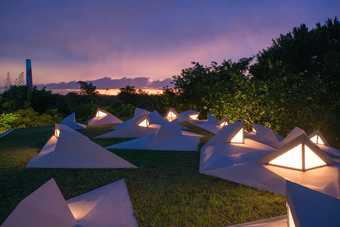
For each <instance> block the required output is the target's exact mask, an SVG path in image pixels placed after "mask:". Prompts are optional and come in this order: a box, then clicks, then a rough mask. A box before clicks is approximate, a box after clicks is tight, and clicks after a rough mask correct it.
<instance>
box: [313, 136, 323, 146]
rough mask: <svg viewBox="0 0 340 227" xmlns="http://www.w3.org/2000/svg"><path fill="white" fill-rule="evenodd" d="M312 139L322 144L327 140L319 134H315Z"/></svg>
mask: <svg viewBox="0 0 340 227" xmlns="http://www.w3.org/2000/svg"><path fill="white" fill-rule="evenodd" d="M310 140H311V141H312V142H313V143H315V144H321V145H324V144H325V142H324V141H323V140H322V139H321V137H320V136H319V135H315V136H313V137H312V138H310Z"/></svg>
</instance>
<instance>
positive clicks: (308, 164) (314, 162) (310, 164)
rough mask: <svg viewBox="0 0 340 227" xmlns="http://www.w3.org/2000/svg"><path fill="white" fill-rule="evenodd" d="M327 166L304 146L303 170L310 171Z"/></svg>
mask: <svg viewBox="0 0 340 227" xmlns="http://www.w3.org/2000/svg"><path fill="white" fill-rule="evenodd" d="M325 165H327V163H326V162H324V161H323V160H322V159H321V158H320V157H319V156H318V155H317V154H315V152H314V151H312V149H310V148H309V147H308V146H307V145H305V169H306V170H308V169H312V168H316V167H320V166H325Z"/></svg>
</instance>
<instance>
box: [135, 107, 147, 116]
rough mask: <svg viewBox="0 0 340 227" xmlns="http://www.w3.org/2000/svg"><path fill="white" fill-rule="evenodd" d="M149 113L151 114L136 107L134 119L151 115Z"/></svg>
mask: <svg viewBox="0 0 340 227" xmlns="http://www.w3.org/2000/svg"><path fill="white" fill-rule="evenodd" d="M149 113H150V112H149V111H147V110H145V109H142V108H138V107H136V108H135V112H134V114H133V116H134V117H139V116H142V115H147V114H149Z"/></svg>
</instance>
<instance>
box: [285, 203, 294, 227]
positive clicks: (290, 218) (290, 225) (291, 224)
mask: <svg viewBox="0 0 340 227" xmlns="http://www.w3.org/2000/svg"><path fill="white" fill-rule="evenodd" d="M287 213H288V214H287V216H288V227H296V226H295V223H294V218H293V215H292V211H291V210H290V207H289V205H288V204H287Z"/></svg>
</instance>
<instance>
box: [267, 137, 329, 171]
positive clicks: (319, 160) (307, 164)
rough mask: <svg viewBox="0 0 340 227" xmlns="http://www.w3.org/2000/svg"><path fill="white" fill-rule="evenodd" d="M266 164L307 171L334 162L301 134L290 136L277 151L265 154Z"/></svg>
mask: <svg viewBox="0 0 340 227" xmlns="http://www.w3.org/2000/svg"><path fill="white" fill-rule="evenodd" d="M261 162H262V163H264V164H268V165H274V166H279V167H285V168H291V169H296V170H301V171H307V170H310V169H314V168H317V167H323V166H326V165H330V164H332V160H331V159H330V158H329V157H328V155H327V154H326V153H325V152H323V151H322V150H321V149H320V148H319V147H318V146H317V145H315V144H314V143H312V142H311V141H310V139H309V138H308V137H307V136H306V135H305V134H301V135H300V136H297V137H295V138H292V137H291V138H290V139H289V141H288V142H286V143H284V144H282V146H280V148H279V149H278V150H277V151H274V152H272V153H271V154H269V155H267V156H265V157H264V158H263V159H262V161H261Z"/></svg>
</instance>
